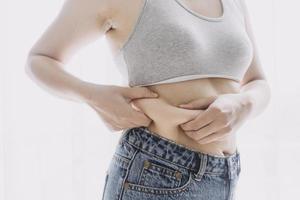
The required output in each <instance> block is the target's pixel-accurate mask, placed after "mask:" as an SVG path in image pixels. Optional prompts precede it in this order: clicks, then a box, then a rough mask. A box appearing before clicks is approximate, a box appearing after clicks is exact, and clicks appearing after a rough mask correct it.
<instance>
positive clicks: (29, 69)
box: [24, 51, 36, 78]
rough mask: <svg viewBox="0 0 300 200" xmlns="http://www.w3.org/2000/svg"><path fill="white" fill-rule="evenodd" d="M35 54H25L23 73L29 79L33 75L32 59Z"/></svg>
mask: <svg viewBox="0 0 300 200" xmlns="http://www.w3.org/2000/svg"><path fill="white" fill-rule="evenodd" d="M35 56H36V54H35V53H33V52H31V51H30V52H29V53H28V54H27V58H26V62H25V67H24V72H25V74H26V75H27V76H29V77H30V78H32V77H33V75H34V73H33V71H34V70H33V66H34V64H33V63H34V58H35Z"/></svg>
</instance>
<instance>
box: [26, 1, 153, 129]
mask: <svg viewBox="0 0 300 200" xmlns="http://www.w3.org/2000/svg"><path fill="white" fill-rule="evenodd" d="M112 3H117V2H116V1H113V0H66V1H65V3H64V5H63V8H62V9H61V11H60V13H59V14H58V16H57V17H56V18H55V20H54V21H53V23H52V24H51V25H50V26H49V27H48V29H47V30H46V31H45V33H44V34H43V35H42V36H41V38H40V39H39V40H38V41H37V42H36V44H35V45H34V46H33V47H32V49H31V50H30V52H29V55H28V59H27V63H26V68H25V69H26V72H27V74H28V75H29V76H30V77H31V79H32V80H34V81H35V82H36V83H38V84H39V86H41V87H43V88H44V89H46V90H47V91H49V92H51V93H53V94H55V95H57V96H59V97H62V98H65V99H69V100H73V101H78V102H84V103H87V104H88V105H89V106H90V107H91V108H92V109H94V110H95V111H96V112H97V114H98V115H99V117H100V118H101V119H102V120H103V121H104V123H105V124H106V125H107V126H108V127H109V129H110V130H113V131H118V130H122V129H124V128H131V127H137V126H148V125H149V123H151V119H149V118H148V117H147V116H146V115H145V114H144V113H142V112H140V111H136V110H135V109H134V108H132V106H131V105H130V102H131V100H132V99H135V98H156V97H157V96H156V95H155V94H154V93H153V92H151V91H150V90H149V89H147V88H145V87H135V88H129V87H119V86H113V85H97V84H93V83H89V82H86V81H82V80H80V79H79V78H78V77H75V76H73V75H71V74H69V73H67V72H66V70H64V68H65V67H66V65H67V64H68V62H69V60H70V59H71V58H72V56H73V55H74V54H75V53H76V52H77V51H78V50H79V49H80V48H81V47H83V46H85V45H87V44H88V43H90V42H93V41H95V40H96V39H99V38H100V37H102V36H103V35H104V34H105V33H106V32H107V31H108V30H110V29H111V21H112V20H111V16H110V14H111V13H113V12H112V11H111V9H113V8H114V6H112V5H111V4H112Z"/></svg>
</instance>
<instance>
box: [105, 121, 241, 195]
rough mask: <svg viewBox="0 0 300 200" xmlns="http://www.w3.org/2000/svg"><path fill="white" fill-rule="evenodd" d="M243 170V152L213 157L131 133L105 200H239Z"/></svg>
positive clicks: (139, 131) (123, 141) (117, 156)
mask: <svg viewBox="0 0 300 200" xmlns="http://www.w3.org/2000/svg"><path fill="white" fill-rule="evenodd" d="M240 169H241V168H240V154H239V152H238V150H236V151H235V152H234V153H233V154H230V155H227V156H216V155H210V154H206V153H203V152H198V151H193V150H191V149H188V148H186V147H184V146H182V145H179V144H177V143H174V142H173V141H171V140H168V139H166V138H162V137H160V136H158V135H153V134H151V133H149V131H147V129H146V127H136V128H131V129H127V130H125V131H124V132H123V135H122V136H121V138H120V141H119V143H118V145H117V148H116V151H115V153H114V155H113V158H112V160H111V163H110V166H109V168H108V170H107V176H106V182H105V188H104V191H103V200H108V199H109V200H127V199H131V200H135V199H139V200H142V199H153V200H154V199H161V200H168V199H174V198H179V199H195V200H196V199H197V200H199V199H200V200H201V199H213V200H214V199H215V200H218V199H220V200H221V199H222V200H223V199H228V200H229V199H234V194H235V187H236V183H237V181H238V177H239V174H240Z"/></svg>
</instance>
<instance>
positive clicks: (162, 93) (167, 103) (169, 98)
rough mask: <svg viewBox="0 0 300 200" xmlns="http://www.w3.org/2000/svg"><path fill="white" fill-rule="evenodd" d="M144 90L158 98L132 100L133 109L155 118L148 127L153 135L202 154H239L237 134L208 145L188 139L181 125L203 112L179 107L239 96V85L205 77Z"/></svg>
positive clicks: (224, 79) (154, 86)
mask: <svg viewBox="0 0 300 200" xmlns="http://www.w3.org/2000/svg"><path fill="white" fill-rule="evenodd" d="M144 87H147V88H149V89H151V90H152V91H154V92H156V93H158V94H159V97H158V98H156V99H152V98H142V99H135V100H134V101H133V104H134V106H136V107H137V108H138V109H140V110H142V111H143V112H144V113H145V114H146V115H147V116H148V117H149V118H151V119H152V122H151V123H150V125H149V126H148V129H149V130H150V131H151V132H153V133H154V134H158V135H160V136H162V137H164V138H167V139H170V140H172V141H174V142H176V143H177V144H180V145H183V146H186V147H188V148H190V149H193V150H195V151H200V152H203V153H208V154H212V155H217V156H226V155H230V154H233V153H234V152H235V151H236V148H237V147H236V137H235V134H229V135H230V136H228V137H226V138H225V139H223V140H220V141H214V142H211V143H206V144H200V143H198V142H197V141H196V140H193V139H192V138H190V137H189V136H187V135H186V134H185V133H184V131H183V129H182V128H181V127H180V126H179V125H180V124H182V123H184V122H187V121H190V120H192V119H194V118H195V117H196V116H197V115H199V114H201V113H202V112H204V109H202V110H201V109H184V108H180V107H178V105H180V104H183V103H187V102H190V101H192V100H195V99H200V98H207V97H211V96H215V97H216V96H218V95H220V94H226V93H238V92H239V88H240V87H239V83H237V82H236V81H234V80H231V79H226V78H202V79H194V80H188V81H181V82H176V83H165V84H157V85H150V86H144Z"/></svg>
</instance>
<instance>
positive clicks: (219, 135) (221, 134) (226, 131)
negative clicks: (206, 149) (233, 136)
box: [197, 127, 231, 144]
mask: <svg viewBox="0 0 300 200" xmlns="http://www.w3.org/2000/svg"><path fill="white" fill-rule="evenodd" d="M230 132H231V128H230V127H225V128H223V129H221V130H219V131H217V132H215V133H212V134H210V135H208V136H206V137H204V138H202V139H200V140H198V141H197V142H198V143H199V144H207V143H211V142H214V141H219V140H222V139H224V138H226V137H228V136H229V135H230Z"/></svg>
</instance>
